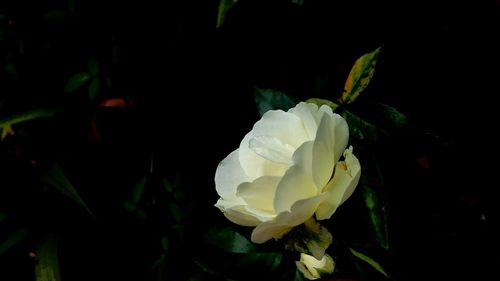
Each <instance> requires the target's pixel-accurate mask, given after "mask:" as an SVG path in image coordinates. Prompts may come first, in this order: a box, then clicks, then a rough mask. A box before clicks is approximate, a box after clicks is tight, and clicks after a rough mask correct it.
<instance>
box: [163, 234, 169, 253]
mask: <svg viewBox="0 0 500 281" xmlns="http://www.w3.org/2000/svg"><path fill="white" fill-rule="evenodd" d="M161 247H162V248H163V250H165V251H168V237H166V236H164V237H162V238H161Z"/></svg>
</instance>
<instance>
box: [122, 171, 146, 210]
mask: <svg viewBox="0 0 500 281" xmlns="http://www.w3.org/2000/svg"><path fill="white" fill-rule="evenodd" d="M147 181H148V175H144V176H143V177H142V178H140V179H139V180H138V181H137V182H136V183H135V184H134V187H133V188H132V198H131V199H130V200H127V201H126V202H125V208H127V210H129V211H130V212H134V211H136V210H138V208H137V207H138V205H139V202H140V201H141V198H142V194H143V193H144V190H145V188H146V183H147Z"/></svg>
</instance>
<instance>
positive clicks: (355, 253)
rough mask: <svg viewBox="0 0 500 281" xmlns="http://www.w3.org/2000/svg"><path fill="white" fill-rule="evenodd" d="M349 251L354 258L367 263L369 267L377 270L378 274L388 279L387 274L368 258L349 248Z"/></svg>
mask: <svg viewBox="0 0 500 281" xmlns="http://www.w3.org/2000/svg"><path fill="white" fill-rule="evenodd" d="M349 250H350V251H351V254H352V255H353V256H355V257H356V258H358V259H360V260H362V261H364V262H366V263H368V264H369V265H370V266H372V267H373V268H374V269H375V270H377V271H378V272H380V273H382V275H384V276H385V277H387V278H390V277H389V275H388V274H387V272H385V270H384V269H383V268H382V266H381V265H380V264H379V263H378V262H376V261H375V260H374V259H372V258H370V257H369V256H367V255H365V254H362V253H360V252H358V251H356V250H354V249H353V248H349Z"/></svg>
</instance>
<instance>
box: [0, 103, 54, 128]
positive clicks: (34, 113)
mask: <svg viewBox="0 0 500 281" xmlns="http://www.w3.org/2000/svg"><path fill="white" fill-rule="evenodd" d="M59 111H61V109H59V108H40V109H35V110H31V111H27V112H23V113H18V114H14V115H12V116H8V117H4V118H1V119H0V129H2V130H5V129H8V128H10V127H11V126H13V125H16V124H18V123H22V122H26V121H30V120H34V119H38V118H44V117H52V116H54V115H56V113H57V112H59Z"/></svg>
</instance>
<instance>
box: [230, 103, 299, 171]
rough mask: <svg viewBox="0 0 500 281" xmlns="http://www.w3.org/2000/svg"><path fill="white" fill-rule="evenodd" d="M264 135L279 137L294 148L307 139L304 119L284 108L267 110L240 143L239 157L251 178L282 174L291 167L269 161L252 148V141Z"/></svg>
mask: <svg viewBox="0 0 500 281" xmlns="http://www.w3.org/2000/svg"><path fill="white" fill-rule="evenodd" d="M262 136H266V137H274V138H276V139H279V140H280V141H281V142H282V143H286V144H288V145H290V146H292V147H293V149H294V150H295V149H296V148H297V147H299V146H300V145H301V144H302V143H303V142H304V141H306V140H307V133H306V132H305V130H304V126H303V124H302V121H301V120H300V118H298V117H297V116H296V115H294V114H291V113H288V112H284V111H282V110H271V111H268V112H266V113H265V114H264V115H263V116H262V119H261V120H259V121H257V123H255V125H254V126H253V129H252V130H251V131H250V132H249V133H248V134H246V135H245V137H244V138H243V140H242V141H241V143H240V152H239V159H240V162H241V165H242V167H243V170H244V171H245V172H246V174H247V175H248V176H249V177H250V179H251V180H254V179H256V178H259V177H261V176H282V175H283V174H284V173H285V171H286V170H287V169H288V167H289V165H284V164H279V163H275V162H272V161H269V160H267V159H265V158H264V157H262V156H260V155H258V154H256V153H255V152H254V151H253V150H252V149H251V148H250V141H251V140H252V139H254V138H256V137H262Z"/></svg>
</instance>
